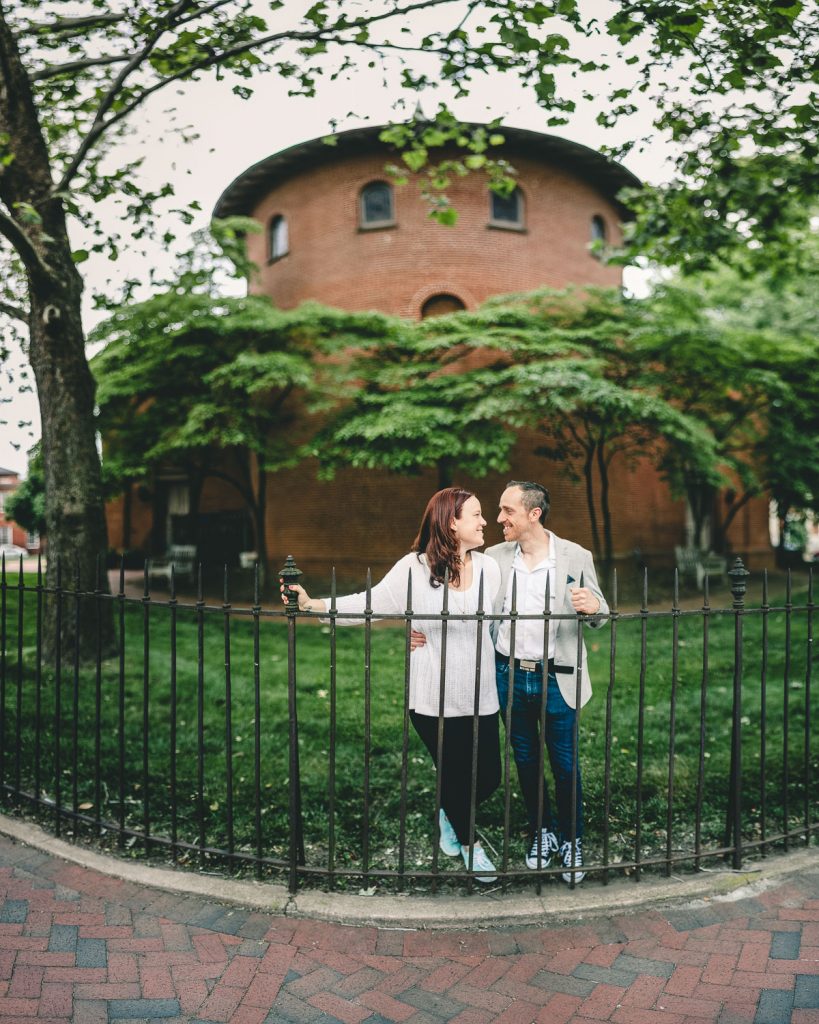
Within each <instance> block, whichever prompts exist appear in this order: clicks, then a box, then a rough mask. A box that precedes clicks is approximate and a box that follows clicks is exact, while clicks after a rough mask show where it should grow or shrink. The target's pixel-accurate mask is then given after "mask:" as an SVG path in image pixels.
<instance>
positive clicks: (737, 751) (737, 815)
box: [726, 558, 750, 870]
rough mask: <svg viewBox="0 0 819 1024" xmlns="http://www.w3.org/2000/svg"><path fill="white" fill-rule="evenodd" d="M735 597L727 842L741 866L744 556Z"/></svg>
mask: <svg viewBox="0 0 819 1024" xmlns="http://www.w3.org/2000/svg"><path fill="white" fill-rule="evenodd" d="M728 575H729V576H730V577H731V593H732V594H733V596H734V602H733V610H734V695H733V703H732V719H733V721H732V726H731V772H730V784H729V789H728V792H729V797H728V829H727V830H726V831H727V835H726V845H727V844H728V841H731V840H732V850H733V856H732V866H733V868H734V870H739V869H740V868H741V867H742V617H743V614H744V611H745V590H746V587H747V583H746V580H747V577H748V576H749V575H750V573H749V572H748V570H747V569H746V568H745V566H744V565H743V564H742V559H741V558H736V559H735V560H734V564H733V566H732V567H731V568H730V569H729V570H728Z"/></svg>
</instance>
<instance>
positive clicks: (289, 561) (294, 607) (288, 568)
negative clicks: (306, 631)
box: [279, 555, 304, 615]
mask: <svg viewBox="0 0 819 1024" xmlns="http://www.w3.org/2000/svg"><path fill="white" fill-rule="evenodd" d="M303 575H304V573H303V572H302V571H301V569H299V567H298V566H297V565H296V560H295V558H293V556H292V555H288V556H287V558H285V560H284V565H283V566H282V567H281V569H279V578H280V579H281V581H282V583H284V596H285V597H286V598H287V611H288V613H289V614H291V615H295V614H296V613H297V612H298V610H299V602H298V596H297V595H296V594H295V593H294V592H293V590H291V587H293V586H295V584H296V583H298V582H299V579H300V578H301V577H302V576H303Z"/></svg>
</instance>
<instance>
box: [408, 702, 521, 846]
mask: <svg viewBox="0 0 819 1024" xmlns="http://www.w3.org/2000/svg"><path fill="white" fill-rule="evenodd" d="M410 719H411V720H412V724H413V725H414V726H415V731H416V732H417V733H418V735H419V736H420V737H421V740H422V741H423V744H424V746H425V747H426V748H427V750H428V751H429V752H430V755H431V757H432V760H433V763H434V764H435V765H436V767H438V770H439V771H440V773H441V806H442V807H443V809H444V811H445V812H446V816H447V817H448V818H449V820H450V822H451V824H452V827H453V828H454V829H455V832H456V834H457V836H458V839H459V840H460V843H461V845H462V846H469V845H471V843H470V836H469V808H470V801H471V797H472V739H473V735H474V730H473V722H474V718H473V716H472V715H465V716H463V717H458V718H445V719H444V743H443V751H442V756H441V764H440V765H438V718H437V717H433V716H432V715H419V714H418V713H417V712H415V711H410ZM500 780H501V767H500V743H499V741H498V712H497V711H495V712H493V714H491V715H479V716H478V770H477V788H476V795H475V806H476V807H478V806H479V805H480V804H481V803H483V801H484V800H486V799H487V798H488V797H490V796H491V795H492V794H493V793H494V792H495V790H496V789H497V788H498V786H499V785H500Z"/></svg>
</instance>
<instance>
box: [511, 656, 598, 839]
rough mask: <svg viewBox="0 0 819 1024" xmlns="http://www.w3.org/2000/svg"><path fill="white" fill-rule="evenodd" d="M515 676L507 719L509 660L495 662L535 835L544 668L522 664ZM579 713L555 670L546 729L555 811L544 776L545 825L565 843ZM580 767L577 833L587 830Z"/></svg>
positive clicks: (548, 695)
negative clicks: (563, 691) (562, 689)
mask: <svg viewBox="0 0 819 1024" xmlns="http://www.w3.org/2000/svg"><path fill="white" fill-rule="evenodd" d="M514 674H515V679H514V686H513V691H512V711H511V721H509V722H507V721H506V704H507V698H508V695H509V659H508V658H506V659H504V660H501V656H500V655H499V656H498V658H497V661H496V679H497V684H498V700H499V701H500V713H501V717H502V718H503V720H504V723H505V724H506V728H507V731H508V732H509V739H510V742H511V744H512V750H513V752H514V756H515V764H516V765H517V769H518V779H519V780H520V789H521V793H522V794H523V801H524V803H525V804H526V813H527V816H528V818H529V830H530V832H531V833H532V835H534V834H535V832H536V830H537V818H538V813H537V812H538V794H537V790H538V759H539V754H540V744H541V742H542V741H541V738H540V706H541V697H542V693H543V680H542V676H541V673H540V672H527V671H525V670H524V669H521V668H517V669H515V670H514ZM576 714H577V712H576V711H575V710H574V709H573V708H570V707H569V705H568V704H567V703H566V701H565V700H564V699H563V695H562V694H561V692H560V688H559V687H558V685H557V679H556V677H555V676H554V674H553V673H549V681H548V687H547V690H546V728H545V732H544V739H545V743H546V751H547V752H548V755H549V764H550V765H551V767H552V775H553V776H554V780H555V798H556V800H555V802H556V804H557V815H556V816H555V813H554V810H553V808H552V804H551V801H550V799H549V789H548V786H547V785H546V780H545V779H544V780H543V815H542V818H541V820H542V828H547V829H549V831H551V832H554V833H556V835H557V836H558V839H559V840H560V841H561V842H567V841H569V840H570V839H571V838H572V768H573V765H572V761H573V757H572V746H573V742H574V723H575V717H576ZM576 772H577V819H576V835H577V837H578V839H579V838H580V837H582V835H583V786H582V783H581V780H580V764H579V761H578V764H577V766H576Z"/></svg>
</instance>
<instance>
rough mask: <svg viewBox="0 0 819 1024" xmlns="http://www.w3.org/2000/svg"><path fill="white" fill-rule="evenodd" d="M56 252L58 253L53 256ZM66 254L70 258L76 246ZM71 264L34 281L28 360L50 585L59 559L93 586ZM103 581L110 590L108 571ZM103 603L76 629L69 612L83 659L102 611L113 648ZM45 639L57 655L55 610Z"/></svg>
mask: <svg viewBox="0 0 819 1024" xmlns="http://www.w3.org/2000/svg"><path fill="white" fill-rule="evenodd" d="M52 230H53V229H52ZM66 248H68V244H67V240H66ZM52 249H53V247H52ZM54 255H55V254H54V252H53V251H52V253H51V258H52V262H53V261H54ZM67 255H68V260H69V262H70V258H71V257H70V252H68V253H67ZM66 270H67V273H66V274H65V276H64V277H63V278H62V280H61V281H60V282H56V281H52V282H49V283H48V286H47V287H44V286H43V285H42V284H41V283H40V282H35V281H30V282H29V296H30V302H31V316H30V321H29V332H30V342H29V358H30V360H31V366H32V369H33V370H34V376H35V379H36V381H37V395H38V399H39V403H40V416H41V418H42V431H43V436H42V452H43V468H44V472H45V518H46V535H47V537H48V566H47V572H46V581H47V583H48V586H49V587H53V586H56V583H57V566H58V564H60V565H61V568H62V584H63V586H66V585H67V584H68V583H69V582H70V581H73V580H74V578H75V574H76V573H77V572H79V582H80V588H81V589H82V590H93V589H94V581H95V579H96V573H97V568H96V563H97V559H98V558H100V557H104V555H105V552H106V550H107V547H108V543H107V532H106V525H105V513H104V506H103V498H102V480H101V474H100V462H99V456H98V454H97V447H96V438H95V431H94V380H93V378H92V376H91V371H90V369H89V367H88V361H87V360H86V358H85V337H84V334H83V330H82V324H81V321H80V288H79V280H78V278H77V277H76V273H75V272H74V268H73V264H72V265H71V266H70V267H68V268H66ZM72 277H73V278H74V280H73V281H72V280H71V278H72ZM60 284H62V285H63V287H62V288H61V287H60ZM101 584H102V589H103V592H104V593H107V592H108V578H107V575H105V576H103V578H102V581H101ZM98 604H99V607H95V602H93V601H89V600H86V601H82V602H81V605H80V617H79V634H78V635H77V623H76V619H75V616H74V614H73V613H72V614H70V615H66V614H63V637H62V644H63V649H64V651H66V652H67V651H69V650H71V651H73V648H74V643H75V642H76V641H78V642H79V644H80V654H81V657H82V658H83V659H90V658H93V657H94V656H95V652H96V637H97V625H96V621H97V615H100V616H101V617H102V638H103V653H104V654H108V653H110V652H111V651H112V650H113V649H114V620H113V609H112V606H111V603H110V602H109V601H105V602H99V603H98ZM44 644H45V650H46V652H47V656H48V654H51V655H53V653H54V652H55V651H56V647H57V636H56V632H55V619H54V615H53V610H52V614H50V615H47V616H46V617H45V619H44Z"/></svg>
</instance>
